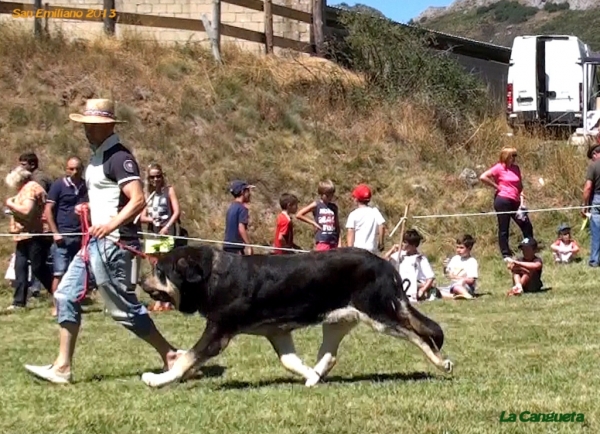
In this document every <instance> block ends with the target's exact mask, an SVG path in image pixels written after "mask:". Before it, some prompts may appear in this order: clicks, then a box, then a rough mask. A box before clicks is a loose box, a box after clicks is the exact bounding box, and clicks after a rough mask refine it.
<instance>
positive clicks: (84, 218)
mask: <svg viewBox="0 0 600 434" xmlns="http://www.w3.org/2000/svg"><path fill="white" fill-rule="evenodd" d="M79 220H80V222H81V232H82V233H83V236H82V237H81V259H83V263H84V264H85V286H84V291H83V293H82V294H81V296H79V298H78V299H77V301H78V302H80V301H82V300H83V299H84V298H85V296H86V295H87V293H88V290H89V288H88V286H89V276H90V271H89V266H90V252H89V245H90V240H91V236H90V207H89V205H88V204H87V203H84V204H81V211H80V214H79ZM115 244H116V245H117V246H119V247H120V248H121V249H123V250H127V251H129V252H131V253H133V254H134V255H135V256H139V257H141V258H142V259H147V260H148V261H149V262H150V263H151V264H152V265H156V262H157V261H158V258H156V257H155V256H150V255H147V254H145V253H144V252H142V251H140V250H137V249H135V248H133V247H130V246H127V245H125V244H123V243H122V242H120V241H115Z"/></svg>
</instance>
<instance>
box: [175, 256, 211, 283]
mask: <svg viewBox="0 0 600 434" xmlns="http://www.w3.org/2000/svg"><path fill="white" fill-rule="evenodd" d="M176 267H177V271H178V272H179V274H180V275H181V277H183V278H184V279H185V281H187V282H189V283H200V282H201V281H202V279H204V273H203V272H202V267H200V264H198V263H197V262H195V261H194V260H193V259H189V258H187V259H186V258H179V259H178V260H177V263H176Z"/></svg>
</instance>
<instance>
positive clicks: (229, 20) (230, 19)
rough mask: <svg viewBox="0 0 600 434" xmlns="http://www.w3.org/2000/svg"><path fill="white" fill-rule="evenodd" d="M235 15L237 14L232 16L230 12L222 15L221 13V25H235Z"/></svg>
mask: <svg viewBox="0 0 600 434" xmlns="http://www.w3.org/2000/svg"><path fill="white" fill-rule="evenodd" d="M237 15H238V14H234V13H231V12H225V13H223V11H221V22H222V23H227V24H233V23H236V22H237V21H238V20H237ZM209 18H211V16H210V15H209Z"/></svg>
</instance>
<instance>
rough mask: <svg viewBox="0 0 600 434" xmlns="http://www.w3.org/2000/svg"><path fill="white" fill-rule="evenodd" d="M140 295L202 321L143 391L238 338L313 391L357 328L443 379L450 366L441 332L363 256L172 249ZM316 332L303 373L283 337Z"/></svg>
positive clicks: (392, 274) (390, 275)
mask: <svg viewBox="0 0 600 434" xmlns="http://www.w3.org/2000/svg"><path fill="white" fill-rule="evenodd" d="M141 286H142V288H143V290H144V291H145V292H147V293H148V294H149V295H150V296H151V297H152V298H153V299H154V300H159V301H168V302H171V303H173V305H174V306H175V307H176V308H177V309H178V310H179V311H181V312H183V313H186V314H192V313H195V312H199V313H200V314H201V315H202V316H203V317H205V318H206V320H207V323H206V328H205V329H204V333H202V336H201V337H200V339H199V340H198V342H197V343H196V344H195V345H194V346H193V348H192V349H191V350H189V351H187V352H186V353H185V354H183V355H182V356H180V357H179V359H178V360H177V361H176V362H175V364H174V365H173V367H172V368H171V369H170V370H169V371H167V372H164V373H161V374H154V373H144V374H143V375H142V380H143V381H144V382H145V383H146V384H147V385H148V386H151V387H160V386H164V385H167V384H170V383H173V382H175V381H178V380H181V379H183V378H186V377H188V376H189V375H190V374H191V373H192V372H194V371H195V370H196V369H197V368H199V367H200V366H201V365H202V364H203V363H205V362H206V361H207V360H208V359H210V358H211V357H215V356H217V355H218V354H219V353H221V351H223V350H224V349H225V347H227V344H228V343H229V342H230V341H231V339H232V338H233V337H234V336H236V335H238V334H250V335H258V336H264V337H266V338H267V339H268V340H269V342H270V343H271V345H272V346H273V348H274V349H275V351H276V352H277V354H278V356H279V360H280V361H281V363H282V365H283V366H284V367H285V368H286V369H288V370H289V371H291V372H293V373H296V374H299V375H301V376H302V377H304V378H305V379H306V383H305V384H306V386H314V385H316V384H317V383H318V382H319V381H320V380H321V379H322V378H324V377H325V375H327V373H328V372H329V371H330V370H331V368H333V366H334V365H335V363H336V357H337V351H338V347H339V345H340V342H341V341H342V339H343V338H344V336H346V335H347V334H348V333H349V332H350V331H351V330H352V328H353V327H354V326H355V325H357V324H358V323H359V322H363V323H366V324H368V325H369V326H370V327H372V328H373V329H375V330H376V331H378V332H382V333H386V334H389V335H391V336H394V337H397V338H404V339H407V340H408V341H410V342H412V343H413V344H415V345H416V346H417V347H418V348H420V349H421V351H423V353H425V356H427V358H428V359H429V360H430V361H431V362H432V363H433V364H434V365H435V366H437V367H438V368H440V369H442V370H443V371H445V372H451V371H452V366H453V364H452V362H451V361H450V360H444V359H443V357H442V355H441V354H440V350H441V348H442V345H443V343H444V333H443V332H442V329H441V328H440V326H439V325H438V324H437V323H436V322H435V321H433V320H431V319H429V318H427V317H426V316H424V315H423V314H421V313H420V312H419V311H417V310H416V309H415V308H414V307H412V306H411V305H410V303H409V302H408V299H407V297H406V295H405V294H404V291H403V289H402V281H401V278H400V275H399V274H398V272H397V271H396V270H395V269H394V267H393V266H392V265H391V264H390V263H389V262H387V261H385V260H384V259H382V258H380V257H378V256H376V255H374V254H372V253H369V252H367V251H365V250H362V249H356V248H341V249H335V250H331V251H326V252H311V253H303V254H299V255H281V256H279V255H252V256H239V255H234V254H229V253H224V252H222V251H219V250H215V249H213V248H210V247H199V246H188V247H178V248H176V249H174V250H172V251H171V252H170V253H167V254H166V255H164V256H163V257H161V258H160V259H159V260H158V262H157V264H156V269H155V272H154V274H153V275H151V276H149V277H147V278H145V279H144V280H143V282H142V285H141ZM319 323H322V327H323V341H322V344H321V348H320V349H319V353H318V356H317V359H318V360H317V364H316V365H315V367H314V368H311V367H309V366H307V365H305V364H304V362H303V361H302V360H300V358H299V357H298V356H297V355H296V351H295V348H294V341H293V339H292V334H291V333H292V331H294V330H295V329H298V328H302V327H307V326H310V325H314V324H319ZM186 374H187V375H186Z"/></svg>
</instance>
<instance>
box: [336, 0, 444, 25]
mask: <svg viewBox="0 0 600 434" xmlns="http://www.w3.org/2000/svg"><path fill="white" fill-rule="evenodd" d="M452 1H453V0H362V1H348V0H346V1H344V0H328V1H327V4H329V5H332V6H333V5H335V4H338V3H346V4H348V5H350V6H354V5H355V4H356V3H360V4H364V5H367V6H371V7H373V8H375V9H378V10H380V11H381V12H382V13H383V14H384V15H385V16H386V17H388V18H390V19H392V20H394V21H397V22H400V23H406V22H407V21H408V20H410V19H411V18H415V17H416V16H417V15H419V14H420V13H421V12H423V11H424V10H425V9H427V8H428V7H430V6H448V5H449V4H450V3H452Z"/></svg>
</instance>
